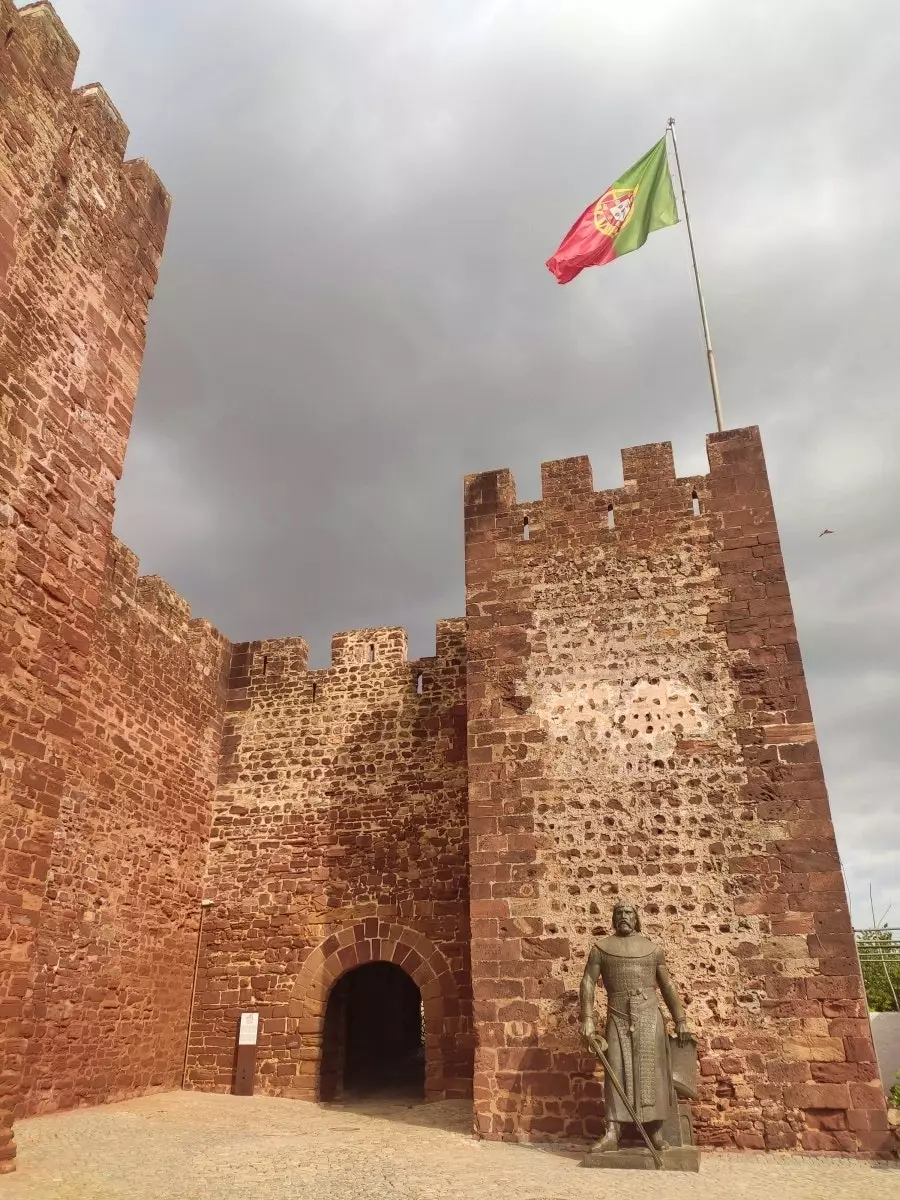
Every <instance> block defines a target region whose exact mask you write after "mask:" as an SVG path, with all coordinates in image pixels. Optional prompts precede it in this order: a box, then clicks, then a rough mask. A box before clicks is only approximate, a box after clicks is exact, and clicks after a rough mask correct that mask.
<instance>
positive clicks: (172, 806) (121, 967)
mask: <svg viewBox="0 0 900 1200" xmlns="http://www.w3.org/2000/svg"><path fill="white" fill-rule="evenodd" d="M229 649H230V647H229V646H228V643H227V642H226V641H225V639H224V638H223V637H221V635H220V634H218V633H217V632H216V630H215V629H213V628H212V626H211V625H210V624H209V623H208V622H207V621H203V620H193V621H192V620H190V612H189V610H188V606H187V604H186V603H185V602H184V601H183V600H182V599H181V598H180V597H179V596H177V595H176V594H175V593H174V592H173V591H172V589H171V588H169V587H168V586H167V585H166V583H165V582H164V581H163V580H161V579H160V578H158V577H156V576H146V577H142V578H139V577H138V560H137V557H136V556H135V555H134V554H132V552H131V551H130V550H128V548H127V547H126V546H124V545H123V544H122V543H121V542H120V541H118V540H117V539H116V540H114V542H113V545H112V548H111V551H110V555H109V558H108V561H107V573H106V581H105V587H104V591H103V595H102V601H101V604H100V609H99V613H98V617H97V621H96V626H95V630H94V637H93V641H92V645H91V654H90V663H89V666H88V670H87V674H86V678H85V680H84V684H83V687H82V693H81V698H82V706H81V712H80V714H79V716H78V718H77V724H76V730H77V733H76V742H75V746H74V750H73V754H72V755H71V756H70V757H69V759H68V760H67V763H66V779H65V787H64V791H63V797H62V803H61V807H60V814H59V818H58V821H57V825H56V832H55V836H54V842H53V851H52V854H51V858H50V868H49V871H48V873H47V884H46V893H45V897H44V903H43V909H42V914H41V925H40V929H39V931H38V937H37V945H36V950H35V954H34V963H33V969H32V988H33V991H32V995H31V998H30V1003H29V1005H28V1008H27V1010H26V1012H27V1015H28V1017H29V1018H30V1030H31V1036H30V1039H29V1043H28V1054H27V1058H26V1081H27V1091H26V1094H25V1100H24V1103H23V1105H22V1106H21V1108H20V1113H22V1114H30V1113H35V1112H47V1111H49V1110H51V1109H55V1108H69V1107H72V1106H73V1105H76V1104H97V1103H104V1102H107V1101H111V1100H121V1099H124V1098H126V1097H127V1096H131V1095H135V1094H139V1093H143V1092H146V1091H149V1090H154V1089H171V1088H177V1087H180V1086H181V1078H182V1070H183V1065H184V1055H185V1050H186V1048H187V1030H188V1011H189V1006H190V992H191V985H192V981H193V972H194V961H195V956H196V950H197V934H198V926H199V918H200V900H201V898H202V896H201V892H202V885H203V874H204V870H205V866H206V850H207V846H208V843H209V835H210V825H211V821H212V801H213V797H214V794H215V785H216V775H217V771H218V762H219V746H220V742H221V736H222V721H223V717H224V704H225V683H226V672H227V664H228V658H229V654H228V652H229Z"/></svg>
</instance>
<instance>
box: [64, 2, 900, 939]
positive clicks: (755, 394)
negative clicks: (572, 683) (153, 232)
mask: <svg viewBox="0 0 900 1200" xmlns="http://www.w3.org/2000/svg"><path fill="white" fill-rule="evenodd" d="M56 6H57V9H58V11H59V13H60V15H61V17H62V18H63V20H64V21H65V22H66V24H67V25H68V28H69V30H70V32H71V33H72V35H73V36H74V38H75V40H76V41H77V42H78V44H79V46H80V47H81V52H82V53H81V62H80V66H79V71H78V80H77V81H78V82H79V83H87V82H92V81H94V80H99V81H100V82H102V83H103V84H104V86H105V87H106V88H107V90H108V91H109V93H110V95H111V97H112V99H113V101H114V103H115V104H116V105H117V106H118V108H119V109H120V111H121V112H122V114H123V116H124V117H125V120H126V121H127V123H128V124H129V126H130V128H131V131H132V136H131V141H130V144H129V156H131V157H133V156H146V157H148V158H149V159H150V160H151V161H152V163H153V165H154V166H155V167H156V169H157V171H158V172H159V174H160V176H161V177H162V179H163V182H164V183H165V184H166V186H167V187H168V189H169V190H170V192H171V193H172V196H173V208H172V219H171V223H170V226H169V236H168V242H167V248H166V253H165V257H164V260H163V267H162V272H161V276H160V283H159V288H158V291H157V297H156V300H155V301H154V304H153V308H152V310H151V321H150V338H149V343H148V347H147V355H146V359H145V366H144V373H143V377H142V383H141V389H140V392H139V397H138V404H137V410H136V415H135V421H134V427H133V435H132V439H131V444H130V448H129V452H128V458H127V460H126V464H125V475H124V478H123V481H122V483H121V484H120V485H119V492H118V515H117V526H116V527H117V532H118V533H119V536H120V537H122V538H124V539H125V541H126V542H128V544H129V545H130V546H131V547H132V548H133V549H134V550H135V551H136V552H137V553H138V554H139V555H140V557H141V561H142V570H143V571H144V572H145V573H158V574H161V575H163V576H165V577H166V579H168V580H169V582H170V583H172V584H173V586H174V587H176V588H177V589H178V591H180V592H181V593H182V594H183V595H184V596H185V597H186V598H187V599H188V601H189V602H190V604H191V606H192V609H193V611H194V614H195V615H197V616H205V617H208V618H209V619H210V620H212V621H213V622H214V623H215V624H216V625H218V627H219V628H220V629H221V630H222V631H223V632H224V633H226V634H227V635H228V636H229V637H231V638H233V639H235V640H242V639H251V638H257V637H277V636H285V635H293V634H302V635H303V636H304V637H306V638H307V639H308V640H309V642H310V644H311V650H312V665H314V666H325V665H327V663H328V654H329V642H330V637H331V634H332V632H334V631H336V630H340V629H352V628H358V627H361V626H366V625H404V626H405V627H406V628H407V629H408V630H409V633H410V639H411V652H412V653H413V654H414V655H420V654H431V653H433V652H434V622H435V620H437V619H438V618H439V617H446V616H456V615H461V614H462V612H463V568H462V527H461V485H462V476H463V474H464V473H466V472H470V471H480V470H487V469H490V468H494V467H504V466H508V467H511V468H512V470H513V472H514V474H515V477H516V480H517V483H518V488H519V496H520V498H521V499H528V498H531V497H535V496H536V495H537V494H538V492H539V485H538V478H539V474H538V472H539V464H540V462H541V461H542V460H548V459H554V458H562V457H566V456H570V455H575V454H584V453H587V454H589V455H590V457H591V461H592V463H593V467H594V480H595V484H596V486H598V487H610V486H613V487H614V486H617V485H618V484H619V483H620V482H621V466H620V460H619V455H618V452H619V448H620V447H622V446H631V445H637V444H639V443H641V442H652V441H663V440H671V441H672V442H673V443H674V446H675V455H676V463H677V467H678V470H679V473H680V474H690V473H694V472H698V471H704V470H705V469H706V459H705V449H704V436H705V434H706V433H707V432H709V431H710V430H712V429H713V428H714V419H713V414H712V404H711V400H710V396H709V386H708V381H707V377H706V364H705V358H704V353H703V346H702V341H701V332H700V328H699V321H698V316H697V308H696V301H695V298H694V295H693V292H692V280H691V276H690V273H689V272H690V267H689V258H688V249H687V242H686V237H685V234H684V226H683V225H682V226H679V227H676V228H675V229H668V230H663V231H661V232H659V233H656V234H653V235H652V236H651V238H650V240H649V242H648V243H647V245H646V247H645V248H644V249H643V250H642V251H640V252H639V253H636V254H632V255H630V256H628V257H627V258H625V259H623V260H621V261H620V262H618V263H615V264H613V265H612V266H609V267H606V268H603V269H601V270H594V271H588V272H586V273H585V274H583V275H582V276H581V277H580V278H579V279H577V280H576V281H575V282H574V283H572V284H570V285H569V286H567V287H564V288H561V287H559V286H558V285H557V284H556V283H555V281H554V280H553V278H552V276H551V275H550V274H549V272H548V271H547V270H546V268H545V267H544V260H545V259H546V258H547V257H548V256H549V255H550V254H551V253H552V252H553V250H554V249H555V248H556V245H557V244H558V242H559V240H560V239H561V237H562V235H563V234H564V233H565V232H566V230H567V229H568V227H569V225H570V224H571V223H572V221H573V220H574V219H575V217H576V216H577V215H578V214H579V212H581V210H582V209H583V208H584V207H585V205H586V204H587V203H588V202H589V201H590V200H592V199H593V198H595V197H596V195H597V194H598V193H599V192H600V191H602V190H603V188H604V187H605V186H606V185H607V184H609V183H611V182H612V180H613V179H615V177H616V176H617V175H619V174H620V173H621V172H622V171H624V170H625V169H626V168H627V167H628V166H630V165H631V164H632V163H633V162H634V161H635V160H636V159H637V158H638V157H640V155H642V154H643V153H644V152H645V151H646V150H647V149H648V148H649V147H650V146H651V145H652V144H653V142H654V141H656V140H657V139H658V138H659V137H660V136H661V135H662V133H663V129H664V125H665V120H666V118H667V117H669V116H670V115H672V116H675V117H676V119H677V121H678V130H679V145H680V149H681V152H682V161H683V165H684V169H685V172H686V175H687V182H688V187H689V197H690V201H691V209H692V216H693V219H694V226H695V236H696V239H697V243H698V253H699V256H700V262H701V269H702V271H703V274H704V285H705V289H706V291H707V302H708V307H709V313H710V322H711V326H712V332H713V339H714V342H715V346H716V355H717V359H718V365H719V376H720V381H721V388H722V395H723V403H724V407H725V418H726V424H727V425H728V426H732V427H734V426H741V425H748V424H759V425H760V426H761V428H762V433H763V440H764V444H765V447H766V452H767V459H768V464H769V471H770V476H771V480H772V487H773V491H774V496H775V504H776V509H777V513H778V518H779V522H780V527H781V531H782V538H783V545H784V552H785V557H786V560H787V568H788V576H789V579H790V583H791V588H792V593H793V598H794V604H795V609H796V616H797V623H798V626H799V631H800V640H801V646H802V649H803V654H804V658H805V662H806V667H807V675H808V679H809V685H810V689H811V692H812V699H813V708H814V712H815V717H816V721H817V726H818V730H819V736H820V742H821V747H822V754H823V758H824V761H825V769H826V775H827V778H828V782H829V787H830V790H831V798H832V806H833V810H834V814H835V819H836V824H837V829H838V839H839V844H840V848H841V852H842V855H843V859H844V865H845V870H846V873H847V876H848V879H849V884H850V889H851V895H852V898H853V906H854V919H855V923H856V924H861V923H863V922H865V921H867V920H869V916H868V888H869V884H870V883H871V884H872V887H873V890H874V893H875V899H876V906H877V907H878V910H879V915H880V913H881V912H883V911H884V909H885V908H886V907H887V905H888V904H889V903H893V908H892V909H891V911H890V913H889V917H888V919H889V921H890V923H891V924H894V925H900V866H898V860H900V818H898V790H900V789H898V782H900V768H898V755H900V750H898V746H900V736H898V732H900V731H898V728H897V725H898V713H900V706H898V701H900V649H898V638H897V615H898V613H900V605H898V586H900V540H898V516H900V482H898V471H897V465H896V464H897V455H898V446H900V406H898V389H897V380H898V361H897V359H898V352H897V346H898V336H897V322H898V313H900V271H898V264H900V233H898V219H897V206H896V205H897V196H898V195H900V152H898V149H897V146H898V140H897V126H896V115H897V112H898V110H900V73H898V71H897V69H896V68H897V62H898V61H900V9H898V6H897V0H853V2H852V3H850V2H849V0H815V2H814V3H813V2H811V0H791V3H784V0H779V2H777V3H775V2H773V0H755V2H754V3H753V4H752V5H737V4H722V3H721V2H720V0H635V2H633V3H630V4H602V3H595V2H593V0H541V2H540V3H537V2H535V0H466V2H463V0H459V2H456V3H451V2H450V0H427V2H424V0H268V3H266V4H264V5H248V4H247V3H246V2H245V0H189V2H185V0H155V2H154V3H150V0H128V2H127V3H125V2H124V0H57V5H56ZM826 526H827V527H828V528H830V529H833V530H835V533H834V536H829V537H824V538H819V536H818V535H819V533H820V531H821V530H822V529H823V528H825V527H826ZM892 612H893V613H894V614H895V615H894V617H893V618H892V617H891V613H892Z"/></svg>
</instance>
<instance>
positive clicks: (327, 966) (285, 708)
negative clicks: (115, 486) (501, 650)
mask: <svg viewBox="0 0 900 1200" xmlns="http://www.w3.org/2000/svg"><path fill="white" fill-rule="evenodd" d="M465 672H466V633H465V622H464V621H462V620H455V621H442V622H440V623H439V624H438V627H437V645H436V654H435V656H434V657H433V658H427V659H419V660H416V661H408V660H407V651H406V635H405V633H404V631H403V630H401V629H369V630H356V631H354V632H352V633H341V634H336V635H335V637H334V639H333V642H332V666H331V667H330V668H328V669H325V670H320V671H310V670H308V669H307V648H306V643H305V642H303V640H302V639H300V638H293V639H284V640H279V641H266V642H253V643H249V644H245V645H240V646H236V647H235V648H234V653H233V656H232V666H231V678H230V691H229V701H228V705H227V707H228V716H227V722H226V727H225V735H224V741H223V746H224V753H223V759H222V770H221V774H220V781H219V792H218V795H217V798H216V809H215V820H214V824H213V831H212V842H211V847H210V857H209V874H208V883H207V892H208V894H209V896H210V897H211V898H212V899H213V900H214V901H215V905H214V907H213V908H212V910H211V911H210V915H209V918H208V921H207V925H206V930H205V933H204V952H203V957H202V961H201V969H200V977H199V978H200V982H199V987H198V994H197V1004H196V1013H195V1019H194V1025H193V1035H192V1039H191V1047H190V1058H189V1076H188V1078H189V1082H190V1083H191V1084H192V1085H193V1086H196V1087H203V1088H213V1089H216V1090H222V1091H224V1090H228V1088H230V1086H231V1076H232V1069H233V1057H234V1044H233V1042H234V1029H235V1025H236V1021H237V1018H238V1013H239V1011H240V1010H241V1009H242V1008H247V1007H253V1008H254V1009H256V1010H258V1011H259V1013H260V1040H259V1047H258V1052H257V1064H258V1065H257V1090H259V1091H263V1092H268V1093H271V1094H276V1095H283V1094H288V1095H293V1096H303V1097H308V1098H311V1097H314V1096H316V1095H317V1094H318V1092H319V1082H320V1067H321V1056H322V1041H323V1026H324V1017H325V1011H326V1005H327V998H328V994H329V992H330V989H331V987H332V986H333V984H334V983H335V982H336V980H337V979H338V978H339V977H340V976H341V975H342V974H343V973H344V972H346V971H347V970H349V969H352V968H353V967H355V966H358V965H361V964H364V963H367V962H372V961H376V960H379V959H381V960H386V961H391V962H395V963H398V964H399V965H401V966H402V967H403V969H404V970H406V971H407V973H408V974H410V975H412V977H413V979H414V980H415V982H416V983H417V984H418V985H419V987H420V988H421V990H422V998H423V1002H424V1006H425V1025H426V1048H425V1049H426V1094H427V1095H428V1096H429V1097H430V1098H433V1099H437V1098H445V1097H449V1096H458V1095H465V1094H467V1093H471V1079H472V1055H473V1042H472V1031H471V985H470V973H469V955H468V934H469V919H468V828H467V815H468V814H467V805H466V737H465Z"/></svg>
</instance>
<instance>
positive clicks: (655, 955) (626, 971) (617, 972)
mask: <svg viewBox="0 0 900 1200" xmlns="http://www.w3.org/2000/svg"><path fill="white" fill-rule="evenodd" d="M597 949H598V950H599V951H600V978H601V979H602V981H603V986H604V988H605V989H606V995H607V1016H606V1033H605V1036H606V1040H607V1041H608V1042H609V1051H608V1057H609V1060H610V1066H611V1067H612V1069H613V1070H614V1071H615V1073H616V1075H617V1076H618V1078H619V1081H620V1083H622V1085H623V1086H624V1088H625V1092H626V1095H627V1096H628V1099H629V1100H630V1101H631V1103H632V1105H633V1106H634V1108H635V1109H636V1110H637V1114H638V1116H639V1117H640V1119H641V1121H655V1120H660V1121H662V1120H665V1119H666V1117H667V1116H668V1115H669V1113H670V1111H671V1108H672V1105H673V1104H674V1102H675V1097H674V1091H673V1084H672V1071H671V1065H670V1062H669V1042H668V1037H667V1035H666V1027H665V1023H664V1021H663V1016H662V1013H661V1011H660V1008H659V1004H658V1002H657V998H656V971H657V967H658V966H661V965H662V964H663V963H664V961H665V960H664V956H663V952H662V950H661V949H660V948H658V947H655V946H654V947H653V948H652V949H651V950H650V952H649V953H648V954H645V955H643V956H641V957H634V958H632V957H626V956H619V955H614V954H610V953H608V952H607V951H605V950H604V949H603V947H602V945H601V946H598V947H597ZM605 1093H606V1113H607V1116H608V1117H609V1118H610V1119H611V1120H614V1121H622V1122H627V1121H630V1120H631V1117H630V1116H629V1114H628V1111H627V1109H626V1108H625V1106H624V1104H623V1103H622V1101H621V1099H620V1097H619V1095H618V1093H617V1092H616V1091H615V1089H614V1087H613V1086H612V1084H611V1082H610V1080H609V1079H607V1080H606V1086H605Z"/></svg>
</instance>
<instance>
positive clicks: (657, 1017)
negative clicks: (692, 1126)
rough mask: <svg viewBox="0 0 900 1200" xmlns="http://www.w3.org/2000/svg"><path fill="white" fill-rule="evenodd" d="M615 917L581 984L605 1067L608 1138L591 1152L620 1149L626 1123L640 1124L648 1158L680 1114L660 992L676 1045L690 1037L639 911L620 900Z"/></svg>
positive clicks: (584, 1024)
mask: <svg viewBox="0 0 900 1200" xmlns="http://www.w3.org/2000/svg"><path fill="white" fill-rule="evenodd" d="M612 920H613V929H614V930H615V932H614V933H613V934H612V935H611V936H610V937H606V938H603V940H602V941H600V942H598V943H597V944H596V945H595V946H593V947H592V948H591V952H590V954H589V955H588V960H587V966H586V967H585V969H584V977H583V978H582V980H581V1032H582V1034H583V1035H584V1038H585V1040H586V1041H587V1044H588V1046H589V1047H590V1048H591V1050H592V1051H593V1052H594V1053H595V1054H597V1056H598V1057H599V1058H600V1059H601V1061H602V1062H603V1064H604V1067H605V1068H606V1070H605V1085H604V1093H605V1095H604V1099H605V1104H606V1133H605V1134H604V1136H603V1137H602V1138H601V1139H600V1141H599V1142H597V1143H596V1144H595V1145H594V1146H593V1147H592V1151H593V1152H594V1153H597V1152H602V1151H607V1150H617V1149H618V1147H619V1138H620V1132H621V1126H622V1125H623V1124H626V1123H632V1124H639V1125H641V1126H643V1130H642V1133H643V1134H644V1136H645V1137H646V1139H647V1140H648V1145H650V1146H651V1147H652V1149H651V1153H653V1152H654V1151H656V1152H659V1151H662V1150H664V1149H666V1145H665V1142H664V1141H663V1137H662V1125H663V1122H664V1121H665V1120H666V1119H667V1118H668V1117H669V1116H671V1115H672V1113H673V1112H677V1101H676V1094H675V1083H674V1079H673V1074H672V1061H671V1053H670V1049H669V1037H668V1034H667V1033H666V1026H665V1021H664V1019H663V1014H662V1012H661V1011H660V1008H659V1004H658V1002H657V999H656V989H657V987H658V988H659V990H660V992H661V994H662V998H663V1000H665V1002H666V1007H667V1008H668V1010H669V1012H670V1013H671V1014H672V1019H673V1020H674V1022H675V1040H676V1042H677V1045H678V1046H687V1045H689V1044H690V1043H692V1042H693V1037H692V1035H691V1034H690V1033H689V1031H688V1027H687V1024H686V1022H685V1016H684V1009H683V1008H682V1005H681V1002H680V1001H679V999H678V996H677V994H676V992H675V988H674V986H673V984H672V980H671V978H670V977H669V971H668V968H667V967H666V962H665V955H664V954H663V951H662V948H661V947H659V946H657V945H655V943H653V942H651V941H650V939H649V938H646V937H644V936H643V934H642V933H641V922H640V917H639V916H638V912H637V909H636V908H635V907H634V905H632V904H626V903H624V902H622V903H619V904H617V905H616V906H615V908H614V909H613V918H612ZM598 978H599V979H602V980H603V986H604V987H605V989H606V995H607V1008H606V1029H605V1031H604V1032H605V1036H603V1037H600V1036H599V1035H598V1034H597V1032H596V1027H595V1025H594V1016H593V1013H594V990H595V987H596V983H597V980H598ZM613 1076H614V1077H615V1078H613ZM617 1085H618V1087H617ZM620 1093H621V1094H620ZM635 1117H637V1122H635ZM654 1157H655V1158H656V1157H658V1154H654Z"/></svg>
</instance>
